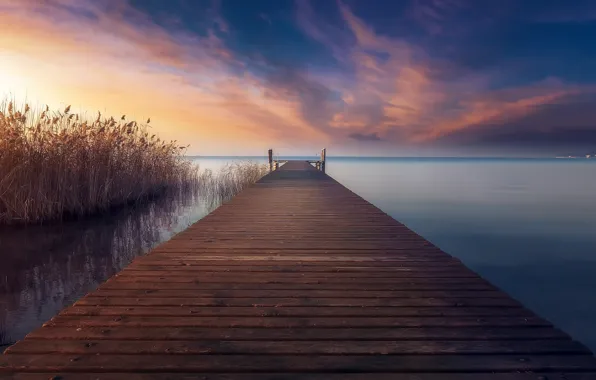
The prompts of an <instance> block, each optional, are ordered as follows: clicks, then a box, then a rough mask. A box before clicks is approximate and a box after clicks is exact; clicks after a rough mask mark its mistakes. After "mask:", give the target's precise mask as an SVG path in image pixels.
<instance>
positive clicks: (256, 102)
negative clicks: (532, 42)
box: [0, 0, 594, 154]
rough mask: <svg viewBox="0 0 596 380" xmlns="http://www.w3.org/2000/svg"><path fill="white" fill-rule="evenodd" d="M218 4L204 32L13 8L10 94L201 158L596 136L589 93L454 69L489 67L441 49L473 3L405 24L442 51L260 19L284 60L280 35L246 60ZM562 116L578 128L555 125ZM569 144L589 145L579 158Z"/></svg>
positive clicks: (3, 76) (305, 8)
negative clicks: (113, 117) (122, 125)
mask: <svg viewBox="0 0 596 380" xmlns="http://www.w3.org/2000/svg"><path fill="white" fill-rule="evenodd" d="M208 3H209V4H210V5H209V6H208V7H206V8H205V10H204V12H203V13H201V14H203V15H208V17H207V18H209V20H208V21H207V22H202V23H199V24H200V25H201V27H202V28H203V29H201V30H198V29H196V28H194V29H193V28H188V25H187V24H188V20H186V19H184V20H182V19H180V20H178V19H177V18H176V17H177V16H180V15H176V14H171V12H170V14H167V15H165V16H164V17H167V20H164V19H161V18H160V17H161V16H160V15H159V14H156V13H153V14H149V13H147V9H143V10H142V9H140V8H136V7H134V6H133V5H132V4H133V3H131V2H126V1H101V2H100V1H92V0H80V1H77V0H46V1H43V2H40V1H34V0H22V1H21V0H4V1H3V2H2V5H0V24H1V25H2V27H3V32H2V34H0V82H1V83H3V85H4V88H3V89H2V90H3V91H6V90H11V89H12V90H15V89H16V90H18V89H25V90H26V92H27V95H28V97H29V98H30V99H40V100H42V101H43V102H48V103H57V102H72V103H73V108H75V109H76V108H77V107H80V108H82V109H87V110H91V111H95V110H97V109H101V110H102V111H105V112H107V113H114V114H118V113H126V114H127V115H138V117H139V118H145V117H147V116H151V117H152V120H154V121H155V125H154V128H155V130H156V131H157V132H159V133H160V135H162V136H163V137H165V138H173V139H177V140H179V141H184V142H188V143H190V144H191V147H192V148H191V153H195V154H218V153H219V154H224V153H229V154H234V153H236V152H238V153H239V154H240V152H242V153H248V152H250V153H260V152H263V151H265V150H266V149H267V148H269V147H271V146H273V147H283V148H287V149H289V150H291V149H294V151H297V150H298V149H300V148H302V147H312V146H313V145H314V144H316V145H319V144H328V143H331V142H332V143H334V144H336V145H341V144H345V145H346V146H357V145H358V144H362V145H366V144H367V143H370V142H377V144H375V147H380V146H383V147H388V148H387V149H390V148H391V147H394V148H395V147H403V146H406V145H409V146H413V147H417V146H427V145H433V144H435V145H436V144H446V145H462V146H464V145H474V144H490V141H494V142H495V144H505V143H512V140H514V139H516V138H517V139H519V141H525V142H526V143H527V144H529V143H530V141H531V140H532V136H534V137H535V139H536V141H537V142H538V141H546V140H548V139H549V138H552V139H558V140H561V141H562V138H561V135H562V134H564V133H565V131H566V130H569V131H570V134H571V135H570V136H581V137H582V138H583V139H589V138H591V137H590V136H592V135H591V134H590V132H589V131H590V128H593V127H592V126H591V125H590V124H589V123H588V120H590V118H592V119H591V120H594V119H593V116H594V115H593V114H591V113H589V112H588V111H589V107H587V106H585V108H581V110H580V109H579V108H574V107H579V106H578V104H579V103H580V100H579V99H584V98H582V96H588V95H589V94H591V92H593V87H592V86H590V85H586V84H583V85H579V84H576V83H572V82H571V81H566V80H564V79H561V78H557V77H555V76H553V77H551V78H546V79H544V78H541V77H539V76H534V77H532V78H530V79H527V78H519V77H516V76H515V70H513V69H512V68H511V66H507V63H506V62H503V61H499V62H500V64H499V65H494V64H493V65H469V64H466V63H465V62H464V63H462V62H461V59H458V57H459V55H458V54H445V52H447V53H449V52H453V51H456V52H457V53H461V54H463V53H462V52H465V53H466V54H468V55H471V56H474V55H475V54H477V52H478V51H487V49H484V50H483V49H480V47H478V46H475V45H473V46H470V45H466V44H465V43H462V44H460V45H457V47H456V48H453V47H451V48H450V47H449V46H448V45H449V44H447V43H446V44H445V45H446V46H445V49H443V47H442V46H436V45H437V41H439V42H441V43H442V42H444V41H449V40H448V39H446V37H445V36H446V35H447V34H448V33H447V31H448V30H449V31H451V30H452V28H451V25H452V24H453V23H455V20H457V18H458V16H459V15H460V13H461V12H468V11H469V9H470V4H471V3H469V2H462V1H452V0H441V1H439V0H432V1H424V2H422V1H416V2H414V3H413V7H414V8H412V9H410V10H409V11H407V12H410V13H408V14H409V15H410V16H412V15H415V16H416V17H418V18H416V20H417V22H421V23H423V24H424V23H428V25H427V26H424V27H425V28H428V30H427V31H426V32H427V33H426V34H425V36H428V33H431V36H432V38H431V40H432V41H431V42H430V43H429V42H428V39H425V38H412V37H411V36H410V35H408V34H407V33H405V32H403V30H404V28H401V29H399V30H397V29H391V28H388V26H387V25H383V24H382V23H374V22H370V19H366V18H364V17H363V15H364V14H366V13H365V12H362V14H359V13H357V12H356V10H357V9H358V8H352V7H350V6H348V5H347V3H344V2H341V1H339V2H337V3H329V4H337V6H335V5H332V6H327V7H322V6H321V5H320V3H319V2H316V1H312V2H309V1H297V2H296V3H295V6H294V8H293V12H294V16H295V17H294V19H293V21H294V22H295V25H291V23H290V22H287V25H286V24H284V23H282V22H274V23H269V22H268V21H267V17H265V18H263V17H262V16H259V14H262V13H260V12H261V11H262V10H259V13H257V14H256V16H255V20H256V22H258V24H259V25H261V26H263V24H264V23H268V25H265V27H266V30H267V33H280V34H281V33H288V34H289V35H291V36H293V37H292V38H294V39H293V40H288V43H287V49H288V50H287V51H286V50H284V49H285V48H286V45H284V43H283V42H284V40H283V37H282V36H281V35H280V36H276V38H277V39H276V40H275V41H276V43H279V46H280V49H265V48H259V46H265V45H264V44H265V42H266V41H269V40H268V39H267V38H265V39H264V40H262V41H261V40H259V37H258V33H254V35H251V39H243V40H241V41H243V42H244V45H242V44H239V42H238V41H240V40H234V38H238V36H240V35H243V33H245V32H246V33H249V32H250V31H251V30H253V29H251V28H253V27H254V25H253V24H247V25H242V23H240V22H238V21H236V22H235V23H234V22H230V21H228V20H227V19H226V18H225V17H224V15H225V14H226V13H225V12H224V10H225V6H226V3H225V2H221V3H220V2H219V1H215V2H208ZM187 4H190V5H192V4H195V3H194V2H188V3H187ZM193 9H194V8H193ZM191 10H192V9H191ZM191 10H188V12H190V11H191ZM194 10H195V11H197V9H194ZM197 13H200V12H198V11H197ZM275 14H276V18H275V20H282V19H283V20H286V21H288V20H292V19H290V18H285V19H284V16H283V13H282V11H279V10H278V11H276V13H275ZM412 17H414V16H412ZM406 18H407V17H406ZM480 19H482V17H480ZM482 20H484V19H482ZM183 21H186V23H185V22H183ZM281 24H284V25H281ZM425 25H426V24H425ZM468 25H469V24H462V25H460V26H459V27H460V28H461V29H462V30H463V29H465V28H466V27H467V26H468ZM243 27H244V28H245V29H242V28H243ZM293 27H295V28H299V31H301V32H302V35H301V37H303V40H304V41H301V40H300V39H299V38H297V37H296V33H298V31H296V30H289V29H291V28H293ZM197 28H198V27H197ZM249 29H250V30H249ZM288 30H289V31H288ZM253 32H254V30H253ZM433 33H436V34H433ZM246 41H251V43H247V42H246ZM263 41H265V42H263ZM296 41H301V43H302V45H300V44H299V43H298V42H296ZM459 41H460V40H457V42H458V43H459ZM261 42H262V44H261V45H259V43H261ZM252 43H254V46H253V45H252ZM309 44H310V45H309ZM307 45H308V46H307ZM276 46H277V45H276ZM490 46H491V49H488V50H494V49H493V45H490ZM282 47H283V49H282ZM449 49H451V50H449ZM453 49H455V50H453ZM278 50H279V51H278ZM439 52H441V53H442V54H440V53H439ZM289 53H291V56H292V57H297V58H296V59H289V58H288V57H287V56H286V55H287V54H289ZM316 54H319V55H316ZM491 54H493V55H494V54H495V53H491ZM323 56H324V58H325V59H322V58H321V57H323ZM532 63H533V64H537V65H538V66H539V64H540V62H534V61H532ZM573 109H576V111H574V112H575V113H573V112H571V110H573ZM105 112H104V113H105ZM557 112H559V113H560V114H565V115H569V116H570V119H568V120H574V121H573V122H569V124H568V126H565V125H564V124H565V123H564V121H563V120H560V121H559V122H558V123H557V124H553V120H556V117H555V116H556V115H555V114H556V113H557ZM573 115H577V117H574V116H573ZM549 123H550V124H549ZM547 126H548V127H547ZM566 128H568V129H566ZM571 131H574V132H571ZM572 140H573V141H576V140H580V138H577V139H576V138H574V137H569V139H567V142H566V143H572ZM576 142H577V141H576ZM247 146H250V147H253V148H246V147H247Z"/></svg>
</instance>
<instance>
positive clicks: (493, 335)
mask: <svg viewBox="0 0 596 380" xmlns="http://www.w3.org/2000/svg"><path fill="white" fill-rule="evenodd" d="M566 338H568V336H567V335H565V334H564V333H562V332H561V331H559V330H557V329H554V328H552V327H532V328H526V327H459V328H450V327H404V328H399V329H397V328H382V327H371V328H344V327H339V328H317V329H312V328H267V329H262V328H240V327H239V328H233V329H230V328H212V327H152V328H150V329H148V328H145V327H122V326H115V327H89V326H83V327H56V326H51V325H48V326H46V327H44V328H42V329H38V330H34V331H32V332H31V333H29V335H27V339H93V340H96V339H108V340H111V339H116V340H122V339H125V340H224V339H227V340H291V341H301V340H302V341H318V340H362V341H365V340H374V341H382V340H403V341H406V340H413V341H426V340H431V341H433V340H481V341H487V340H516V341H522V340H548V341H550V340H552V339H556V340H560V339H566ZM545 344H548V342H545Z"/></svg>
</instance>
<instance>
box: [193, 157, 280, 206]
mask: <svg viewBox="0 0 596 380" xmlns="http://www.w3.org/2000/svg"><path fill="white" fill-rule="evenodd" d="M268 172H269V169H268V167H267V165H265V164H259V163H256V162H251V161H245V162H237V163H233V164H228V165H226V166H224V167H223V168H221V169H220V170H218V171H217V172H213V171H211V170H205V171H203V172H202V173H201V175H200V177H199V187H200V189H201V192H202V194H204V195H205V197H206V199H207V200H209V202H210V203H211V205H212V206H217V205H219V204H221V203H222V202H225V201H227V200H229V199H230V198H232V197H233V196H234V195H236V194H238V193H239V192H240V191H242V190H243V189H244V188H245V187H247V186H249V185H251V184H253V183H255V182H257V181H258V180H259V179H260V178H261V177H263V176H264V175H265V174H267V173H268Z"/></svg>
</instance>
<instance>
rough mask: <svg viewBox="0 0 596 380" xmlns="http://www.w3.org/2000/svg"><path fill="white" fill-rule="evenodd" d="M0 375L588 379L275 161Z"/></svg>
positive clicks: (544, 341) (450, 271)
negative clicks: (275, 165)
mask: <svg viewBox="0 0 596 380" xmlns="http://www.w3.org/2000/svg"><path fill="white" fill-rule="evenodd" d="M0 377H2V378H4V377H7V378H16V379H22V380H36V379H106V380H113V379H121V378H126V379H129V380H138V379H163V378H168V379H174V380H178V379H195V378H204V379H211V380H234V379H236V380H248V379H277V380H296V379H315V380H322V379H331V380H335V379H352V380H363V379H371V378H375V379H380V380H386V379H398V380H455V379H463V380H472V379H492V380H539V379H540V380H546V379H551V380H552V379H559V380H563V379H567V380H589V379H596V359H595V358H594V356H593V355H592V353H591V352H590V351H589V350H588V349H587V348H586V347H584V346H583V345H581V344H580V343H577V342H575V341H573V340H572V339H571V338H570V337H569V336H568V335H567V334H565V333H564V332H561V331H560V330H558V329H556V328H555V327H553V326H552V325H551V324H550V323H549V322H547V321H545V320H544V319H542V318H540V317H538V316H536V315H535V314H534V313H532V312H531V311H529V310H527V309H526V308H524V307H523V306H522V305H521V304H520V303H519V302H517V301H516V300H514V299H512V298H511V297H509V296H508V295H506V294H505V293H503V292H502V291H500V290H499V289H498V288H496V287H495V286H493V285H492V284H490V283H488V282H487V281H486V280H484V279H482V278H480V277H479V276H478V275H477V274H476V273H474V272H472V271H471V270H469V269H468V268H466V267H465V266H464V265H463V264H462V263H461V262H460V261H459V260H457V259H456V258H453V257H451V256H449V255H448V254H446V253H444V252H443V251H441V250H440V249H439V248H438V247H436V246H434V245H433V244H432V243H430V242H428V241H426V240H425V239H423V238H422V237H420V236H418V235H417V234H415V233H414V232H413V231H411V230H409V229H408V228H407V227H406V226H404V225H403V224H402V223H400V222H398V221H396V220H394V219H392V218H391V217H389V216H388V215H386V214H385V213H383V212H382V211H381V210H379V209H377V208H376V207H374V206H373V205H371V204H370V203H368V202H367V201H365V200H364V199H362V198H360V197H359V196H357V195H356V194H354V193H353V192H351V191H350V190H348V189H347V188H345V187H344V186H342V185H341V184H339V183H337V182H336V181H335V180H333V179H332V178H331V177H329V176H327V175H325V174H324V173H322V172H321V171H318V170H316V169H315V168H314V167H313V166H312V165H310V164H309V163H307V162H298V161H290V162H288V163H286V164H285V165H283V166H281V167H280V168H279V170H276V171H274V172H272V173H270V174H269V175H267V176H265V177H264V178H263V179H261V180H260V181H259V182H258V183H256V184H255V185H254V186H251V187H249V188H247V189H245V190H244V191H243V192H242V193H240V194H239V195H237V196H236V197H235V198H234V199H232V200H231V201H230V202H228V203H226V204H224V205H222V206H221V207H220V208H218V209H217V210H215V211H214V212H212V213H211V214H209V215H208V216H206V217H205V218H204V219H202V220H201V221H199V222H197V223H195V224H194V225H192V226H190V227H189V228H188V229H187V230H185V231H183V232H181V233H180V234H178V235H176V236H175V237H174V238H173V239H172V240H170V241H168V242H165V243H163V244H161V245H160V246H158V247H156V248H155V249H154V250H153V251H152V252H151V253H149V254H148V255H146V256H143V257H138V258H136V259H135V260H134V261H133V262H132V263H131V264H130V265H129V266H128V267H127V268H125V269H124V270H123V271H121V272H120V273H118V274H117V275H115V276H114V277H112V278H111V279H109V280H108V281H106V282H105V283H104V284H102V285H100V286H99V288H98V289H97V290H95V291H94V292H91V293H89V294H88V295H86V296H85V297H83V298H81V299H80V300H78V301H77V302H76V303H75V304H74V305H73V306H71V307H69V308H66V309H64V310H63V311H62V312H61V313H59V314H58V315H57V316H55V317H54V318H52V319H51V320H50V321H48V322H47V323H46V324H44V326H43V327H42V328H40V329H37V330H35V331H33V332H31V333H30V334H29V335H28V336H27V337H26V338H25V339H24V340H22V341H20V342H17V343H16V344H15V345H13V346H12V347H10V348H9V349H7V350H6V352H5V355H2V356H1V357H0Z"/></svg>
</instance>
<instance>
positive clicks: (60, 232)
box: [0, 192, 215, 349]
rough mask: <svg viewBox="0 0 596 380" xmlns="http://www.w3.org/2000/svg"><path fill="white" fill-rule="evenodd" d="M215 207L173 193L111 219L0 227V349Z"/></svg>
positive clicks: (192, 195) (191, 195)
mask: <svg viewBox="0 0 596 380" xmlns="http://www.w3.org/2000/svg"><path fill="white" fill-rule="evenodd" d="M213 207H215V205H214V204H213V203H212V202H211V200H209V199H205V198H201V197H199V195H197V194H196V193H195V192H177V193H174V194H168V195H166V196H162V197H160V198H159V199H157V200H155V201H153V202H151V203H149V204H145V205H141V206H137V207H133V208H129V209H125V210H121V211H120V212H118V213H116V214H112V215H108V216H102V217H96V218H91V219H86V220H83V221H75V222H69V223H64V224H57V225H48V226H27V227H2V228H0V255H1V257H2V266H1V267H0V305H1V306H2V307H1V308H0V339H1V343H2V345H4V347H0V349H2V348H5V346H6V345H8V344H10V343H11V342H14V341H16V340H19V339H21V338H23V337H24V336H25V335H26V334H27V333H28V332H29V331H31V330H33V329H35V328H37V327H39V326H41V324H43V323H44V322H45V321H47V320H49V319H50V318H52V317H53V316H54V315H55V314H57V313H58V312H59V311H60V310H62V309H63V308H64V307H66V306H68V305H70V304H72V303H73V302H74V301H76V300H77V299H78V298H80V297H81V296H83V295H84V294H86V293H87V292H89V291H91V290H93V289H95V288H96V287H97V286H98V285H99V284H100V283H102V282H103V281H105V280H106V279H107V278H109V277H110V276H112V275H113V274H114V273H116V272H118V271H120V270H121V269H122V268H123V267H124V266H126V265H127V264H128V263H130V261H131V260H132V259H133V258H135V257H136V256H139V255H142V254H144V253H146V252H147V251H149V250H150V249H151V248H152V247H154V246H155V245H157V244H159V243H160V242H163V241H165V240H168V239H169V238H171V237H172V236H173V235H174V234H176V233H178V232H180V231H181V230H184V229H185V228H186V227H187V226H188V225H190V224H192V223H194V222H195V221H197V220H198V219H200V218H201V217H203V216H204V215H206V214H207V212H208V211H209V210H210V209H211V208H213Z"/></svg>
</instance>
